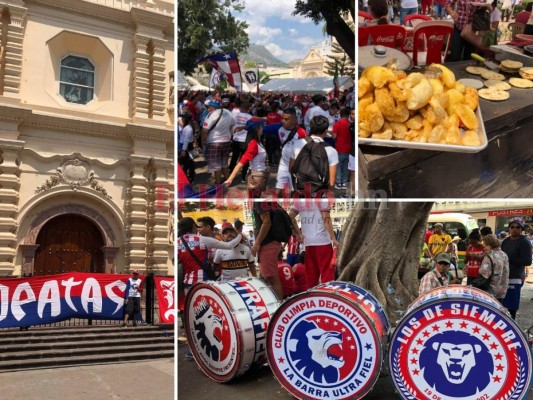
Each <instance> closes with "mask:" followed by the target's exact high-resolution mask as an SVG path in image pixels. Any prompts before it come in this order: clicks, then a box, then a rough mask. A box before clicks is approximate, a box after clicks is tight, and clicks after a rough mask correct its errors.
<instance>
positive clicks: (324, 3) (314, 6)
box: [293, 0, 355, 61]
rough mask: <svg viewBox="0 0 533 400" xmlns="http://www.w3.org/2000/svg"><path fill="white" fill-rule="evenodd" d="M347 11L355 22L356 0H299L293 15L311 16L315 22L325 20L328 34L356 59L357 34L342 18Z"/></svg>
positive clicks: (353, 59)
mask: <svg viewBox="0 0 533 400" xmlns="http://www.w3.org/2000/svg"><path fill="white" fill-rule="evenodd" d="M347 13H348V14H349V16H350V17H351V20H352V22H354V23H355V0H333V1H332V0H297V1H296V7H295V11H294V13H293V15H297V14H300V15H303V16H305V17H308V18H311V19H312V20H313V22H314V23H315V24H318V23H320V22H322V21H325V22H326V31H327V34H328V35H330V36H333V37H335V39H337V42H339V44H340V45H341V47H342V48H343V49H344V51H345V52H346V54H348V56H349V57H350V58H351V59H352V61H355V34H354V33H353V32H352V30H351V29H350V26H349V24H348V23H347V22H346V20H344V19H343V18H342V15H346V14H347Z"/></svg>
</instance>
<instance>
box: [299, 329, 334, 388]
mask: <svg viewBox="0 0 533 400" xmlns="http://www.w3.org/2000/svg"><path fill="white" fill-rule="evenodd" d="M341 345H342V335H341V333H340V332H335V331H325V330H323V329H321V328H319V327H318V326H317V325H316V324H315V323H314V322H309V321H305V320H303V321H301V322H299V323H298V325H296V327H295V328H294V330H293V331H292V333H291V336H290V338H289V352H290V356H291V359H292V361H293V362H294V367H295V368H296V369H298V370H300V372H301V373H302V374H303V375H304V376H305V377H306V378H309V379H311V380H313V381H314V382H316V383H320V384H325V383H335V382H337V381H338V380H339V368H341V367H342V366H343V365H344V359H343V357H342V346H341Z"/></svg>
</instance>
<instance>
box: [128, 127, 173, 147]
mask: <svg viewBox="0 0 533 400" xmlns="http://www.w3.org/2000/svg"><path fill="white" fill-rule="evenodd" d="M126 129H127V131H128V134H129V136H130V137H131V138H132V139H145V140H154V141H157V142H172V143H173V142H174V129H165V128H154V127H152V128H151V129H147V126H146V125H140V124H127V125H126Z"/></svg>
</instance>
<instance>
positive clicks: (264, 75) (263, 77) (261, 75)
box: [259, 71, 270, 83]
mask: <svg viewBox="0 0 533 400" xmlns="http://www.w3.org/2000/svg"><path fill="white" fill-rule="evenodd" d="M269 80H270V75H268V74H267V73H266V72H265V71H259V83H267V82H268V81H269Z"/></svg>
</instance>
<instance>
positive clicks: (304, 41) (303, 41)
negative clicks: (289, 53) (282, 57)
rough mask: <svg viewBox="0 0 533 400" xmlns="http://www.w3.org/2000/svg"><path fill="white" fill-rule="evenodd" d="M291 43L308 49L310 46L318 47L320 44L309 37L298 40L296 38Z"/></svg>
mask: <svg viewBox="0 0 533 400" xmlns="http://www.w3.org/2000/svg"><path fill="white" fill-rule="evenodd" d="M293 41H294V42H296V43H298V44H299V45H302V46H308V47H310V46H312V45H315V46H318V45H319V44H320V41H319V40H316V39H314V38H310V37H300V38H297V39H293Z"/></svg>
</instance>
